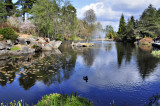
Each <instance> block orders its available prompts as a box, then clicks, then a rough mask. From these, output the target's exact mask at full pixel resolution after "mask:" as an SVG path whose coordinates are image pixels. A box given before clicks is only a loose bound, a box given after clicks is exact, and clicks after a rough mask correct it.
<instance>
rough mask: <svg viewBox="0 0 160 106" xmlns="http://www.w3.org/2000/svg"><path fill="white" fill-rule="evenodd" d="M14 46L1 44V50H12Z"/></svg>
mask: <svg viewBox="0 0 160 106" xmlns="http://www.w3.org/2000/svg"><path fill="white" fill-rule="evenodd" d="M11 47H12V45H10V44H7V43H6V42H0V50H10V49H11Z"/></svg>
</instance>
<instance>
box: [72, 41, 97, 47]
mask: <svg viewBox="0 0 160 106" xmlns="http://www.w3.org/2000/svg"><path fill="white" fill-rule="evenodd" d="M72 46H76V47H92V46H94V44H93V43H80V42H79V43H73V42H72Z"/></svg>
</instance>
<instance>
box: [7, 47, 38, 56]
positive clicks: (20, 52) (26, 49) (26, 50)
mask: <svg viewBox="0 0 160 106" xmlns="http://www.w3.org/2000/svg"><path fill="white" fill-rule="evenodd" d="M34 52H35V49H31V48H27V47H25V48H23V50H12V51H8V54H11V55H21V54H29V53H34Z"/></svg>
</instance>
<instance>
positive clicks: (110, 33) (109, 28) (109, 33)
mask: <svg viewBox="0 0 160 106" xmlns="http://www.w3.org/2000/svg"><path fill="white" fill-rule="evenodd" d="M105 30H106V33H107V34H106V37H108V38H110V39H113V38H114V37H115V32H114V29H113V27H112V26H111V25H107V26H106V29H105Z"/></svg>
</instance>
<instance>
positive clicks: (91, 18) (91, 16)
mask: <svg viewBox="0 0 160 106" xmlns="http://www.w3.org/2000/svg"><path fill="white" fill-rule="evenodd" d="M84 17H85V18H84V20H85V21H86V22H87V23H88V24H93V23H95V21H96V20H97V18H96V14H95V12H94V10H93V9H89V10H87V11H86V12H85V13H84Z"/></svg>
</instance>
